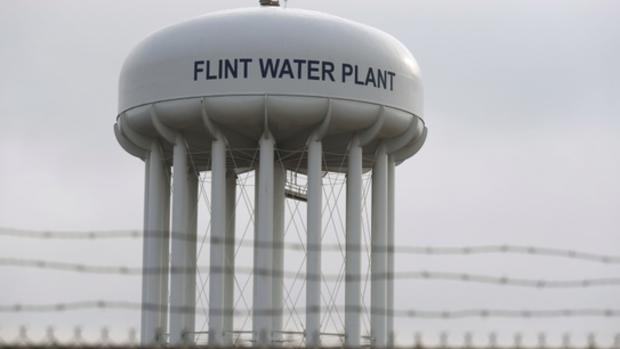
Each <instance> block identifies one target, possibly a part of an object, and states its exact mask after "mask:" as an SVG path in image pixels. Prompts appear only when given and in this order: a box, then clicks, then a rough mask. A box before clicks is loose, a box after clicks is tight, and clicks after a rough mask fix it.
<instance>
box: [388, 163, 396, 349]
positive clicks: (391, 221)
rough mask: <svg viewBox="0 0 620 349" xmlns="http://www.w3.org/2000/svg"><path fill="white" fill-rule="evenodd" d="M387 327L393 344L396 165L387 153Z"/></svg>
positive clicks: (390, 341)
mask: <svg viewBox="0 0 620 349" xmlns="http://www.w3.org/2000/svg"><path fill="white" fill-rule="evenodd" d="M387 170H388V171H387V173H388V176H387V181H388V183H387V188H388V191H387V211H388V222H387V280H386V281H387V285H386V287H387V301H386V303H387V307H386V308H387V314H386V317H387V324H386V326H387V328H386V332H387V335H388V345H389V346H390V347H393V346H394V335H395V333H394V266H395V264H394V246H395V243H394V217H395V214H394V208H395V202H394V180H395V174H396V165H395V163H394V157H393V156H391V155H389V156H388V162H387Z"/></svg>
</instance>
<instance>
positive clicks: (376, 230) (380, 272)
mask: <svg viewBox="0 0 620 349" xmlns="http://www.w3.org/2000/svg"><path fill="white" fill-rule="evenodd" d="M387 162H388V160H387V153H386V149H385V146H383V145H380V146H379V148H378V149H377V153H376V155H375V166H374V167H373V170H372V237H371V240H372V241H371V251H370V254H371V255H370V264H371V266H370V273H371V276H370V280H371V283H370V311H371V314H370V326H371V328H370V332H371V334H370V336H371V338H372V343H371V344H372V345H373V346H375V347H378V348H384V347H386V346H387V333H386V326H387V322H386V317H385V313H386V306H387V303H386V291H387V287H386V286H387V283H386V277H385V276H386V271H387V253H386V245H387V228H388V222H387V215H388V212H387V200H388V198H387V191H388V188H387V187H388V185H387V176H388V173H387V172H388V170H387V167H388V166H387Z"/></svg>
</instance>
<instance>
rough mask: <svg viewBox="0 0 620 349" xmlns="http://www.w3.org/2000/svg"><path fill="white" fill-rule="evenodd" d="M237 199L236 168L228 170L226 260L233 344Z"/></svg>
mask: <svg viewBox="0 0 620 349" xmlns="http://www.w3.org/2000/svg"><path fill="white" fill-rule="evenodd" d="M236 199H237V175H236V174H235V172H234V170H232V169H230V170H228V171H227V172H226V237H225V239H226V249H225V251H224V253H225V260H224V264H225V266H224V269H225V273H224V345H226V346H232V344H233V333H232V331H233V330H234V316H233V312H234V301H235V217H236V214H235V213H236V212H235V210H236V209H235V205H236Z"/></svg>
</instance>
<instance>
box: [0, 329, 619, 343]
mask: <svg viewBox="0 0 620 349" xmlns="http://www.w3.org/2000/svg"><path fill="white" fill-rule="evenodd" d="M85 328H86V327H82V326H75V327H74V328H73V331H72V335H69V336H68V335H66V334H65V335H64V336H62V335H60V336H59V335H57V332H56V331H57V328H55V327H54V326H48V327H46V329H45V332H44V334H43V335H42V336H33V335H32V334H31V333H30V332H29V328H28V327H26V326H24V325H22V326H20V327H19V328H18V331H17V333H18V334H17V336H14V337H13V338H12V339H8V340H7V339H5V338H6V337H4V338H3V337H0V348H14V347H15V346H19V347H23V346H24V345H28V347H33V345H38V346H40V347H42V348H45V347H56V348H58V347H59V346H62V345H67V344H68V345H71V346H73V347H74V346H76V345H79V346H80V347H92V348H102V347H110V345H119V344H125V345H129V346H132V347H133V346H137V345H138V340H137V339H138V335H137V331H136V329H135V328H133V327H130V328H129V329H128V331H126V332H124V335H122V336H121V337H119V336H118V331H116V337H115V336H113V335H112V332H111V331H110V328H109V327H107V326H103V327H101V328H100V329H99V330H98V333H97V334H98V335H96V336H95V337H93V336H92V335H91V336H88V335H86V336H85V332H84V329H85ZM61 332H66V331H61ZM232 333H233V334H235V335H237V336H242V335H251V334H252V331H232ZM279 333H281V334H286V335H287V338H285V339H284V340H286V341H287V342H289V343H290V344H293V343H295V342H296V343H299V344H298V346H287V347H290V348H303V347H304V346H303V337H304V332H299V331H279ZM200 334H204V333H203V332H200V333H198V332H194V335H198V336H200ZM400 334H401V335H402V334H403V333H402V332H401V333H400ZM320 335H321V336H332V337H333V336H339V337H342V335H343V334H340V333H324V332H321V333H320ZM486 335H487V341H485V342H480V341H477V342H478V343H476V344H474V335H473V333H472V332H465V333H464V334H463V335H462V336H461V337H460V338H461V339H462V342H460V343H461V344H455V340H454V338H455V336H454V333H453V335H452V336H451V337H450V336H449V333H448V332H446V331H442V332H439V334H438V336H437V337H436V338H432V339H431V340H430V341H429V337H435V336H431V335H429V334H428V333H426V334H423V333H421V332H415V333H413V342H411V341H410V339H409V340H406V342H404V341H402V339H403V338H401V343H394V345H393V347H395V348H417V349H421V348H472V349H473V348H498V347H506V346H512V348H521V349H523V348H536V349H541V348H549V347H551V348H565V349H568V348H579V347H581V346H579V345H577V346H575V345H573V342H572V340H573V339H574V337H573V336H571V334H570V333H564V334H563V335H562V336H561V338H558V339H560V341H559V342H557V343H561V344H560V346H557V345H553V344H551V343H550V341H548V338H549V336H548V335H547V334H545V333H544V332H539V333H537V334H536V335H535V337H536V341H535V343H533V342H532V344H529V345H528V344H526V343H524V335H523V333H521V332H515V333H514V334H513V336H512V343H508V342H504V343H500V341H499V338H498V334H497V333H496V332H490V333H486ZM165 336H166V334H165V333H162V338H161V340H163V339H164V338H165ZM295 336H297V338H295ZM63 337H64V338H63ZM88 337H90V338H88ZM400 337H402V336H400ZM449 337H450V339H451V340H449ZM196 339H198V338H196ZM363 339H364V340H368V341H369V340H370V338H367V336H363ZM610 339H611V341H609V340H608V341H607V343H608V345H605V344H602V342H603V341H602V340H601V336H597V335H596V334H595V332H592V331H591V332H586V335H585V343H586V347H587V348H590V349H594V348H614V349H618V348H620V333H616V334H612V335H611V338H610ZM433 342H435V343H436V344H434V345H433V344H430V343H433ZM405 343H406V344H405ZM161 344H164V343H160V345H161ZM201 344H202V343H200V342H197V343H196V345H201ZM205 344H206V343H205ZM247 344H248V345H249V346H251V345H252V342H251V341H248V342H247ZM412 344H413V346H412ZM502 344H503V345H502ZM234 347H235V348H237V347H239V346H234ZM242 347H243V346H242ZM342 347H343V346H342V345H335V346H333V345H332V346H330V345H325V344H323V345H321V348H342ZM221 348H225V347H221Z"/></svg>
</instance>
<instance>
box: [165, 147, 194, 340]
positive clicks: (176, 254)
mask: <svg viewBox="0 0 620 349" xmlns="http://www.w3.org/2000/svg"><path fill="white" fill-rule="evenodd" d="M172 166H173V179H172V185H173V188H174V191H173V195H172V234H173V236H172V237H173V238H172V241H171V255H170V267H171V275H170V337H169V338H170V344H173V345H174V344H180V343H183V342H185V340H186V339H185V337H186V336H185V334H186V332H187V330H188V329H187V328H185V325H186V324H187V321H186V317H187V305H188V304H187V287H188V283H189V282H188V281H189V280H188V275H189V273H188V267H189V266H188V265H187V261H188V254H189V251H188V245H189V244H188V234H189V229H190V223H189V213H188V204H189V202H190V201H189V200H190V199H189V196H190V192H189V181H188V164H187V150H186V148H185V142H184V140H183V139H182V138H181V137H180V136H179V137H177V140H176V143H175V145H174V148H173V158H172Z"/></svg>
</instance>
